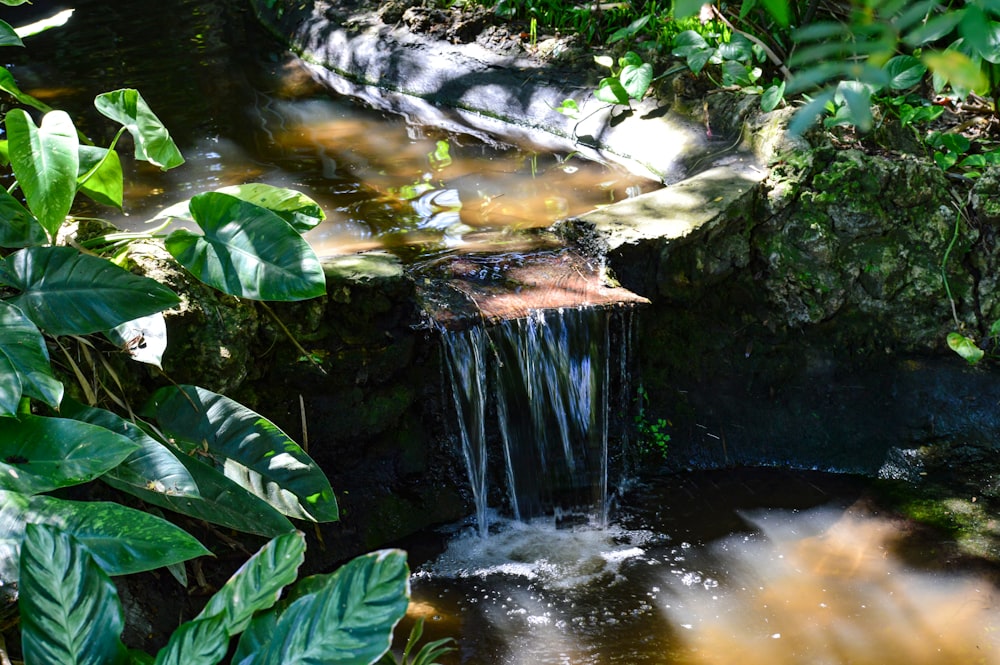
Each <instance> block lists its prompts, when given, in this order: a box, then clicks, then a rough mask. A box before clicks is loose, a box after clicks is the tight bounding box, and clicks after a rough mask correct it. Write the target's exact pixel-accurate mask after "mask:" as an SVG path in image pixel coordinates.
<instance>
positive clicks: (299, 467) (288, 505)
mask: <svg viewBox="0 0 1000 665" xmlns="http://www.w3.org/2000/svg"><path fill="white" fill-rule="evenodd" d="M143 413H144V415H149V416H152V417H155V418H156V419H157V421H158V422H159V424H160V428H161V429H162V430H163V431H164V432H165V433H166V434H167V435H168V436H171V437H172V438H173V439H174V440H175V441H176V442H177V445H178V446H181V447H182V448H183V449H185V451H186V452H190V453H192V454H199V453H203V454H204V455H206V456H207V458H209V459H211V460H212V461H213V462H214V464H215V467H216V468H217V469H218V470H220V471H221V472H222V473H224V474H225V475H226V477H227V478H229V479H230V480H232V481H234V482H236V483H237V484H239V485H240V486H242V487H243V488H245V489H246V490H247V491H249V492H251V493H253V494H255V495H256V496H258V497H259V498H261V499H263V500H264V501H266V502H267V503H269V504H270V505H271V506H273V507H274V508H275V509H276V510H278V511H279V512H281V513H282V514H285V515H288V516H289V517H296V518H299V519H306V520H312V521H318V522H326V521H332V520H336V519H337V518H338V512H337V501H336V498H335V497H334V494H333V490H332V489H331V487H330V481H329V480H328V479H327V477H326V475H325V474H324V473H323V471H322V470H321V469H320V468H319V467H318V466H317V465H316V463H315V462H314V461H313V460H312V459H311V458H310V457H309V456H308V455H307V454H306V453H305V452H304V451H303V450H302V449H301V448H300V447H299V446H298V444H296V443H295V442H294V441H292V440H291V439H290V438H288V436H287V435H286V434H285V433H284V432H282V431H281V430H280V429H279V428H278V427H277V426H276V425H274V424H273V423H272V422H271V421H269V420H267V419H266V418H264V417H263V416H261V415H260V414H258V413H256V412H255V411H252V410H250V409H248V408H247V407H245V406H243V405H242V404H240V403H238V402H235V401H233V400H231V399H229V398H228V397H224V396H222V395H218V394H216V393H213V392H210V391H208V390H205V389H204V388H198V387H196V386H180V387H174V386H170V387H166V388H161V389H160V390H158V391H157V392H156V393H155V394H154V395H153V397H152V398H151V399H150V401H149V403H148V404H147V405H146V406H145V407H144V408H143Z"/></svg>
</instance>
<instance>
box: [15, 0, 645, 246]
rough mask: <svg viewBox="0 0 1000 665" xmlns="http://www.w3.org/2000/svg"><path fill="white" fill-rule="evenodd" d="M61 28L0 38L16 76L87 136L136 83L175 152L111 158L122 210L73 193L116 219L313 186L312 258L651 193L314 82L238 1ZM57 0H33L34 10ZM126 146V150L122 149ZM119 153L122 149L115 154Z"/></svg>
mask: <svg viewBox="0 0 1000 665" xmlns="http://www.w3.org/2000/svg"><path fill="white" fill-rule="evenodd" d="M71 5H72V9H73V13H72V16H71V18H70V19H69V21H68V22H67V23H66V24H65V26H63V27H61V28H58V29H53V30H49V31H47V32H43V33H41V34H39V35H37V36H33V37H30V38H28V39H27V41H26V46H27V48H26V49H25V50H23V51H22V50H19V49H5V51H4V54H5V57H6V58H7V60H6V62H5V64H7V65H8V66H9V67H10V70H11V72H12V73H13V75H14V77H15V79H16V80H17V82H18V84H19V85H20V87H21V88H22V89H23V90H24V91H26V92H28V93H29V94H32V95H34V96H36V97H38V98H40V99H42V100H43V101H45V102H46V103H48V104H50V105H52V106H55V107H56V108H63V109H65V110H67V111H69V112H70V113H71V115H73V116H74V118H76V119H77V121H78V125H79V126H80V127H81V129H82V130H83V131H84V132H85V133H86V134H87V135H88V136H90V137H92V138H93V139H95V140H96V141H98V142H102V141H103V142H105V143H104V144H105V145H106V144H107V142H108V141H110V139H111V138H112V132H113V131H115V128H114V127H112V124H111V123H110V122H108V121H107V120H106V119H104V118H103V117H102V116H99V115H98V114H97V113H96V111H94V109H93V104H92V102H93V98H94V96H95V95H97V94H99V93H101V92H105V91H108V90H114V89H117V88H121V87H135V88H137V89H138V90H139V91H140V93H141V94H142V95H143V96H144V97H145V99H146V100H147V101H148V102H149V104H150V106H151V107H152V108H153V110H154V112H156V113H157V115H158V116H159V117H160V119H161V120H162V121H163V122H164V124H165V125H166V126H167V128H168V129H169V130H170V131H171V134H172V136H173V137H174V139H175V141H176V142H177V143H178V146H179V148H180V149H181V152H182V154H183V155H184V156H185V158H186V159H187V163H186V164H184V165H183V166H181V167H179V168H177V169H175V170H173V171H170V172H169V173H162V172H160V171H159V170H158V169H156V168H155V167H151V166H150V165H148V164H146V163H145V162H141V163H138V164H136V163H133V162H132V161H131V160H125V164H124V166H125V170H126V175H125V177H126V191H125V210H124V214H118V213H117V211H115V210H113V209H108V208H101V207H98V206H95V205H87V204H84V205H82V206H81V207H79V208H77V209H75V210H74V212H75V213H76V214H78V215H81V216H98V217H102V218H105V219H108V220H109V221H111V222H112V223H114V224H115V225H116V226H119V227H122V228H127V229H130V230H150V229H151V228H152V225H150V224H147V223H146V222H147V220H149V219H150V218H151V217H153V216H154V215H155V214H156V213H157V212H159V211H160V210H162V209H163V208H166V207H167V206H169V205H171V204H174V203H176V202H178V201H180V200H184V199H187V198H190V197H191V196H193V195H195V194H198V193H200V192H203V191H208V190H212V189H216V188H219V187H223V186H227V185H234V184H240V183H245V182H265V183H268V184H272V185H278V186H285V187H290V188H293V189H297V190H299V191H302V192H304V193H306V194H308V195H309V196H311V197H313V198H314V199H315V200H316V201H317V202H319V203H320V205H321V206H322V207H323V209H324V210H325V212H326V214H327V216H328V219H327V221H326V222H324V223H323V224H321V225H320V226H319V227H318V228H317V229H315V230H314V231H312V232H311V233H310V234H309V236H308V238H309V240H310V242H311V244H312V245H313V246H314V247H315V248H316V249H317V251H318V253H320V254H321V255H332V254H342V253H352V252H357V251H363V250H368V249H377V248H389V249H392V250H394V251H396V252H397V253H399V254H400V255H401V256H403V257H404V258H406V257H408V256H412V255H414V254H417V253H426V252H441V251H450V250H463V251H467V250H472V249H476V248H484V247H496V246H497V245H498V244H499V245H500V246H503V247H510V246H516V247H521V246H522V244H523V243H524V242H529V244H530V241H528V240H527V239H526V238H525V237H524V236H520V235H518V234H517V233H516V231H517V230H519V229H525V228H535V227H544V226H548V225H550V224H551V223H552V222H554V221H556V220H558V219H562V218H564V217H566V216H569V215H574V214H579V213H582V212H586V211H588V210H592V209H593V208H594V207H596V206H599V205H603V204H607V203H611V202H613V201H616V200H620V199H622V198H625V197H628V196H632V195H635V194H638V193H641V192H642V191H643V190H647V191H648V190H651V189H653V188H655V187H656V185H655V183H652V182H650V181H647V180H643V179H641V178H637V177H636V176H632V175H630V174H628V173H626V172H624V171H623V170H622V169H620V168H613V167H610V166H605V165H601V164H597V163H594V162H589V161H585V160H583V159H581V158H579V157H576V156H574V155H572V154H546V153H541V152H538V151H535V150H533V149H532V148H531V147H530V146H523V147H516V146H508V145H502V144H488V143H484V142H483V141H480V140H477V139H473V138H471V137H467V136H456V135H452V134H447V133H444V132H441V131H439V130H436V129H434V128H433V127H424V126H421V125H419V124H414V123H411V122H409V121H408V120H407V119H406V118H402V117H397V116H391V115H388V114H385V113H381V112H377V111H374V110H372V109H369V108H365V107H363V106H360V105H358V104H356V103H353V102H352V101H351V100H349V99H344V98H340V97H337V96H336V95H334V94H331V93H329V92H328V91H326V90H324V89H322V88H320V87H319V86H318V85H317V84H316V83H315V82H314V81H313V80H312V79H311V78H310V76H309V74H308V73H307V72H306V70H305V69H304V68H303V67H302V66H301V64H300V63H299V62H298V60H297V59H295V58H294V57H292V56H291V55H290V54H287V53H286V52H285V51H284V50H283V49H282V48H281V47H280V46H279V45H277V44H276V43H275V42H274V41H273V40H272V39H271V38H270V36H269V35H267V34H266V33H264V31H263V30H262V29H261V28H260V27H259V26H258V25H257V24H256V22H255V21H254V20H253V17H252V15H251V14H250V11H249V9H248V3H239V2H233V1H227V0H215V1H211V0H165V1H163V2H151V1H148V0H145V1H138V2H128V3H108V2H101V1H100V0H81V1H80V2H75V3H71ZM67 8H70V3H40V4H38V5H37V6H36V7H34V8H33V9H32V10H31V11H32V16H30V17H29V16H27V15H26V13H24V11H23V10H22V12H17V11H16V10H9V11H10V14H9V15H7V14H5V16H7V17H8V18H10V19H11V21H10V22H13V23H15V24H16V23H17V19H18V17H19V16H21V17H24V18H23V19H22V20H25V21H27V20H29V18H30V19H34V18H37V17H38V16H43V15H48V14H50V13H55V12H56V11H58V10H61V9H67ZM122 152H123V153H125V152H127V151H126V150H123V151H122ZM123 157H124V155H123Z"/></svg>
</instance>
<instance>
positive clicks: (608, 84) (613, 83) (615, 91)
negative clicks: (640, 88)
mask: <svg viewBox="0 0 1000 665" xmlns="http://www.w3.org/2000/svg"><path fill="white" fill-rule="evenodd" d="M594 97H597V98H598V99H599V100H601V101H602V102H605V103H606V104H622V105H628V92H627V91H626V90H625V88H624V87H623V86H622V84H621V81H619V80H618V78H617V77H614V76H607V77H605V78H602V79H601V82H600V83H598V84H597V88H595V89H594Z"/></svg>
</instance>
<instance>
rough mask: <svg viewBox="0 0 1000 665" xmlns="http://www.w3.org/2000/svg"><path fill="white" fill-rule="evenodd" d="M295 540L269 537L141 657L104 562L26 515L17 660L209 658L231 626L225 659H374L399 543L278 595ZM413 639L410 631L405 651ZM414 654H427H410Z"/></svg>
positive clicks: (400, 610)
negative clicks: (131, 646) (129, 638)
mask: <svg viewBox="0 0 1000 665" xmlns="http://www.w3.org/2000/svg"><path fill="white" fill-rule="evenodd" d="M305 549H306V545H305V538H304V536H303V534H302V533H301V532H288V533H285V534H282V535H279V536H276V537H275V538H273V539H272V540H271V541H270V542H268V543H267V544H265V545H264V546H263V547H262V548H261V549H260V550H259V551H258V552H257V553H256V554H254V555H253V556H252V557H251V558H250V559H249V560H248V561H247V562H246V563H244V564H243V566H241V567H240V569H239V570H237V571H236V572H235V573H233V575H232V577H231V578H230V579H229V581H228V582H226V583H225V585H223V586H222V588H220V589H219V590H218V591H217V592H216V593H215V594H214V595H213V596H212V597H211V598H210V599H209V601H208V603H207V604H206V605H205V607H204V609H203V610H202V611H201V612H200V613H199V614H198V615H197V616H196V617H194V618H193V619H191V620H190V621H187V622H185V623H183V624H181V625H180V626H179V627H178V628H177V630H176V631H174V633H173V634H172V635H171V637H170V640H169V641H168V642H167V644H166V646H164V647H163V648H162V649H161V650H160V651H159V652H158V653H157V654H156V656H155V660H153V659H151V658H150V657H149V656H148V655H147V654H144V653H138V652H131V653H129V652H128V651H127V650H126V648H125V646H124V645H123V644H122V642H121V638H120V635H121V632H122V628H123V627H124V623H125V618H124V612H123V609H122V605H121V602H120V601H119V599H118V594H117V592H116V590H115V586H114V584H113V583H112V582H111V579H110V578H109V574H111V573H109V572H108V571H107V570H106V568H105V566H104V565H103V564H102V563H101V562H100V561H97V560H95V558H94V557H93V556H92V554H91V550H90V548H89V547H88V546H86V545H85V544H84V543H83V542H82V541H80V540H79V539H78V538H77V537H76V536H74V535H73V534H72V533H70V532H68V531H65V530H63V529H60V528H59V527H57V526H53V525H49V524H29V525H27V528H26V535H25V542H24V545H23V553H22V557H21V579H22V585H23V592H22V594H21V598H20V601H19V604H20V610H21V621H22V624H23V631H22V645H23V652H24V656H25V662H27V663H81V664H82V663H94V664H95V665H105V664H110V663H123V664H124V663H129V662H133V663H149V662H152V663H155V664H156V665H170V664H177V665H181V664H183V665H214V664H215V663H220V662H222V661H223V660H224V659H225V657H226V655H227V653H229V651H230V642H231V641H232V640H233V639H234V638H239V643H238V645H237V647H236V650H235V653H234V656H233V658H232V660H231V661H230V662H232V663H240V665H252V664H257V663H276V664H277V663H306V662H323V663H330V664H331V665H370V664H371V663H375V662H376V661H379V659H380V658H382V657H383V655H384V654H385V653H386V652H388V650H389V646H390V644H391V640H392V632H393V629H394V628H395V626H396V624H397V623H398V622H399V620H400V619H401V618H402V617H403V615H404V614H405V612H406V607H407V605H408V602H409V591H410V590H409V571H408V569H407V566H406V555H405V553H403V552H401V551H399V550H383V551H380V552H374V553H372V554H368V555H365V556H361V557H358V558H356V559H354V560H352V561H350V562H348V563H347V564H345V565H344V566H342V567H341V568H340V569H338V570H337V571H335V572H334V573H332V574H330V575H324V576H314V577H309V578H305V579H303V580H300V581H299V582H298V583H297V584H295V585H294V586H292V587H291V588H290V589H288V590H287V595H286V597H285V598H284V599H283V600H281V601H280V602H279V598H280V596H281V594H282V592H283V590H285V587H287V586H288V585H290V584H292V583H293V582H294V581H295V579H296V577H297V574H298V569H299V566H300V565H301V564H302V562H303V560H304V554H305ZM416 639H419V633H417V636H416ZM415 641H416V640H415V639H414V637H413V635H412V634H411V641H410V642H408V643H407V652H406V653H409V649H410V648H412V646H413V644H415ZM419 653H420V654H425V653H431V654H440V653H442V651H441V644H439V643H437V642H435V643H431V644H428V645H425V647H424V648H422V649H421V650H420V652H419ZM407 662H409V661H407ZM418 664H420V665H430V661H429V660H426V659H425V660H415V661H413V663H412V665H418Z"/></svg>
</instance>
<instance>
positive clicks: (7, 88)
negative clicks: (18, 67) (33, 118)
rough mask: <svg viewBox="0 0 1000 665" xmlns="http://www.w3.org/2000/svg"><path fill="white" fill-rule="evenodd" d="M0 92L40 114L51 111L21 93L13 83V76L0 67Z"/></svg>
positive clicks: (39, 102) (46, 105)
mask: <svg viewBox="0 0 1000 665" xmlns="http://www.w3.org/2000/svg"><path fill="white" fill-rule="evenodd" d="M0 90H3V91H4V92H6V93H7V94H8V95H11V96H12V97H13V98H14V99H16V100H17V101H18V102H20V103H21V104H24V105H25V106H30V107H31V108H33V109H37V110H39V111H41V112H42V113H48V112H49V111H51V110H52V107H51V106H49V105H48V104H46V103H45V102H42V101H40V100H38V99H35V98H34V97H32V96H31V95H28V94H26V93H23V92H21V89H20V88H18V87H17V82H16V81H14V75H13V74H11V73H10V71H8V70H7V68H6V67H0Z"/></svg>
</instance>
